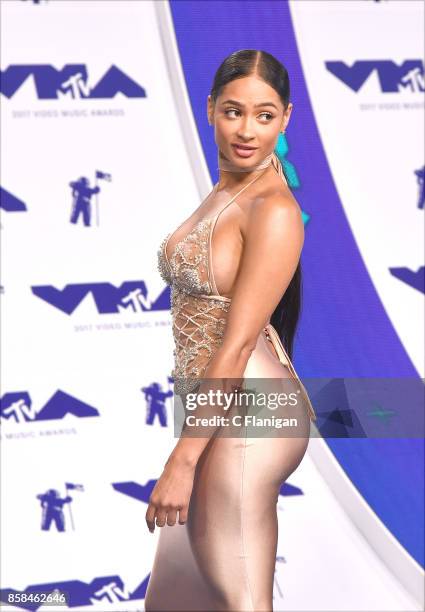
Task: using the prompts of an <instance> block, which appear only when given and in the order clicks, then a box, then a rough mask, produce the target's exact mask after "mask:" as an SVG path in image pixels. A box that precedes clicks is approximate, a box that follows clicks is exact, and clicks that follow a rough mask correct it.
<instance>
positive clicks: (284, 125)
mask: <svg viewBox="0 0 425 612" xmlns="http://www.w3.org/2000/svg"><path fill="white" fill-rule="evenodd" d="M292 108H293V104H292V102H289V104H288V108H287V109H286V111H285V112H284V113H283V120H282V126H281V131H282V132H285V130H286V128H287V126H288V123H289V119H290V117H291V113H292Z"/></svg>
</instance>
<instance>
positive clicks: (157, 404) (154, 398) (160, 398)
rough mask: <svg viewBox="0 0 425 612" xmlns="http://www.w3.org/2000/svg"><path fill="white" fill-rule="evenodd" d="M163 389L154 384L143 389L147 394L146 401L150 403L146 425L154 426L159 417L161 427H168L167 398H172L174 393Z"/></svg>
mask: <svg viewBox="0 0 425 612" xmlns="http://www.w3.org/2000/svg"><path fill="white" fill-rule="evenodd" d="M161 389H162V387H161V385H160V384H158V383H152V384H151V385H150V386H149V387H142V389H141V390H142V391H143V392H144V394H145V399H146V401H147V402H148V409H147V413H146V424H147V425H152V424H153V422H154V419H155V417H156V416H157V417H158V419H159V422H160V423H161V427H167V411H166V407H165V400H166V399H167V397H171V396H172V395H173V392H172V391H171V390H170V391H165V392H164V391H162V390H161Z"/></svg>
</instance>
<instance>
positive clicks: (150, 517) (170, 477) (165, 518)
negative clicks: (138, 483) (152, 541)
mask: <svg viewBox="0 0 425 612" xmlns="http://www.w3.org/2000/svg"><path fill="white" fill-rule="evenodd" d="M194 475H195V466H194V465H189V464H188V463H186V462H183V461H181V460H179V459H178V458H175V457H174V456H173V455H170V458H169V459H168V461H167V463H166V464H165V467H164V470H163V472H162V474H161V476H160V478H159V479H158V480H157V482H156V485H155V486H154V488H153V491H152V493H151V495H150V497H149V505H148V509H147V511H146V523H147V525H148V528H149V531H150V532H151V533H153V532H154V531H155V518H156V524H157V526H158V527H164V525H165V522H167V525H170V526H171V525H175V524H176V519H177V512H179V524H180V525H184V524H185V523H186V521H187V514H188V509H189V500H190V496H191V494H192V488H193V479H194Z"/></svg>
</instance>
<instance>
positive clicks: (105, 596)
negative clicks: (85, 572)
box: [0, 574, 149, 612]
mask: <svg viewBox="0 0 425 612" xmlns="http://www.w3.org/2000/svg"><path fill="white" fill-rule="evenodd" d="M148 582H149V575H148V576H146V578H144V579H143V580H142V582H140V583H139V584H137V585H136V587H135V588H134V589H130V588H129V587H128V586H127V585H126V584H125V582H124V581H123V580H122V578H121V576H119V575H118V574H112V575H110V576H99V577H96V578H94V579H93V580H91V582H85V581H83V580H80V578H79V577H76V578H72V579H70V580H64V581H60V582H59V581H57V582H48V583H39V584H30V585H28V586H27V587H26V588H25V589H24V590H22V591H20V590H18V589H15V588H13V587H7V588H4V589H1V590H0V601H2V602H3V603H5V604H7V603H9V602H18V601H19V603H13V605H14V606H19V608H21V609H22V610H31V611H32V612H34V611H35V610H38V609H39V608H41V607H44V603H43V602H41V601H40V599H41V598H40V595H38V597H36V595H37V594H40V593H53V594H54V593H59V594H63V595H64V599H62V600H59V601H66V607H68V608H77V607H78V608H80V607H82V606H90V605H93V606H95V608H94V609H95V610H101V609H102V607H99V604H101V606H102V605H103V606H105V607H104V608H103V609H104V610H106V609H108V608H110V606H111V605H112V606H113V605H114V604H119V603H120V602H123V601H134V600H142V599H144V597H145V594H146V589H147V586H148ZM17 595H19V596H20V597H17ZM52 601H55V600H54V599H53V600H52ZM9 605H10V604H9ZM47 605H48V604H47ZM62 606H63V604H62ZM63 607H64V608H65V609H66V607H65V606H63ZM56 609H57V608H56ZM112 609H113V608H112ZM134 609H135V608H134Z"/></svg>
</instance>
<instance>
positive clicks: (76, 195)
mask: <svg viewBox="0 0 425 612" xmlns="http://www.w3.org/2000/svg"><path fill="white" fill-rule="evenodd" d="M69 186H70V187H71V188H72V197H73V203H72V204H73V208H72V214H71V223H77V221H78V217H79V216H80V214H82V215H83V221H84V225H86V226H90V219H91V206H90V200H91V197H92V195H94V194H95V193H99V191H100V187H98V186H96V187H90V186H89V179H88V178H87V177H85V176H82V177H80V178H79V179H78V181H71V182H70V183H69Z"/></svg>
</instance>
